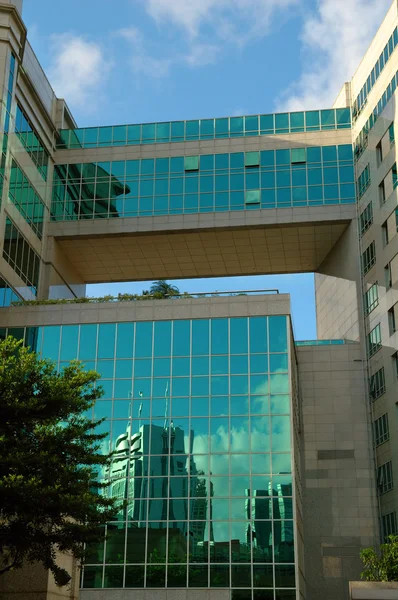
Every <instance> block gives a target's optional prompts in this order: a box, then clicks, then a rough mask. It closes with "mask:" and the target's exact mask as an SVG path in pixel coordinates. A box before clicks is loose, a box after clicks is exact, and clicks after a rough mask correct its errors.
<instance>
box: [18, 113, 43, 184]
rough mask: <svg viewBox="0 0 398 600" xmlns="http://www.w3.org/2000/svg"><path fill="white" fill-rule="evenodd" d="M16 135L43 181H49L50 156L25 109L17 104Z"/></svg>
mask: <svg viewBox="0 0 398 600" xmlns="http://www.w3.org/2000/svg"><path fill="white" fill-rule="evenodd" d="M15 133H16V134H17V136H18V138H19V140H20V142H21V143H22V144H23V146H24V147H25V150H26V151H27V153H28V154H29V156H30V158H31V159H32V161H33V162H34V163H35V165H36V167H37V170H38V171H39V173H40V175H41V176H42V177H43V179H47V169H48V157H49V154H48V152H47V150H46V148H45V147H44V144H43V142H42V141H41V139H40V137H39V135H38V133H37V131H36V130H35V128H34V127H33V125H32V123H31V121H30V119H29V118H28V116H27V115H26V113H25V111H24V109H23V108H22V107H21V106H20V105H19V104H17V114H16V117H15Z"/></svg>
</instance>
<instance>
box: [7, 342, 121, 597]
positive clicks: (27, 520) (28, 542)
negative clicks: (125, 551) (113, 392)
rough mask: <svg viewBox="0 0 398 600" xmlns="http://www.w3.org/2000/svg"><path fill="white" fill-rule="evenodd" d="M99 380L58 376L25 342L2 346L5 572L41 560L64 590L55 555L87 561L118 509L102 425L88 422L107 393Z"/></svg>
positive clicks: (82, 374) (85, 374) (71, 370)
mask: <svg viewBox="0 0 398 600" xmlns="http://www.w3.org/2000/svg"><path fill="white" fill-rule="evenodd" d="M98 378H99V375H98V374H97V373H96V372H95V371H84V368H83V366H82V365H81V364H80V363H79V362H77V361H72V362H71V363H70V364H69V365H68V366H66V367H65V368H64V369H63V370H62V372H61V373H57V371H56V368H55V365H54V364H53V363H52V362H51V361H48V360H42V359H40V358H39V357H38V355H37V354H36V353H34V352H31V351H30V350H29V349H28V348H24V347H23V346H22V343H21V342H17V341H16V340H14V339H13V338H10V337H9V338H7V339H6V340H5V341H3V342H1V343H0V398H1V402H0V574H3V573H5V572H7V571H9V570H12V569H17V568H20V567H21V566H22V564H23V563H33V562H36V561H39V562H41V563H42V565H43V566H44V567H45V568H46V569H50V571H51V572H52V573H53V575H54V578H55V581H56V583H57V585H60V586H61V585H65V584H66V583H68V581H69V580H70V575H69V574H68V573H67V572H66V571H65V569H62V568H60V567H59V566H58V565H57V562H56V557H57V552H58V551H60V552H70V553H72V554H73V555H74V556H75V557H76V558H78V559H83V557H84V544H85V543H91V544H92V543H95V542H96V541H99V540H100V539H101V533H100V531H101V528H100V527H99V526H100V525H103V524H104V523H106V522H107V521H109V520H111V519H112V517H113V515H114V514H115V512H116V511H117V509H116V501H115V500H114V499H112V498H107V497H106V495H104V494H103V493H101V492H102V490H103V489H104V488H106V487H107V485H106V484H103V483H99V482H98V481H97V478H98V472H99V471H100V470H101V469H102V468H105V467H106V466H107V465H108V464H109V461H110V455H104V454H102V453H101V442H102V440H104V438H105V437H106V434H99V433H96V432H95V428H96V427H97V425H98V424H99V423H101V422H102V421H97V422H92V421H91V420H90V419H88V418H87V417H86V416H85V412H86V411H87V410H88V409H89V408H90V407H92V406H93V404H94V403H95V401H96V399H97V398H99V397H100V396H101V395H102V391H101V389H100V388H95V387H94V382H95V381H96V380H97V379H98Z"/></svg>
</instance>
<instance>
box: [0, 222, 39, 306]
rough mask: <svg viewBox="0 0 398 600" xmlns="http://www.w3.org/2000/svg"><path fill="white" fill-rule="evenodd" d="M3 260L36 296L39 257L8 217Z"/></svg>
mask: <svg viewBox="0 0 398 600" xmlns="http://www.w3.org/2000/svg"><path fill="white" fill-rule="evenodd" d="M3 258H4V260H6V261H7V262H8V264H9V265H10V266H11V268H12V269H13V270H14V271H15V272H16V274H17V275H18V277H20V278H21V279H22V281H23V282H24V283H26V284H27V285H28V286H29V287H30V289H31V291H32V293H33V294H34V295H35V296H36V295H37V288H38V285H39V272H40V257H39V256H38V254H37V253H36V252H35V251H34V250H33V248H32V246H31V245H30V244H29V242H28V241H27V240H26V239H25V237H24V236H23V235H22V233H21V232H20V231H19V229H18V228H17V227H16V226H15V225H14V223H13V222H12V221H11V219H10V218H9V217H7V218H6V228H5V237H4V247H3Z"/></svg>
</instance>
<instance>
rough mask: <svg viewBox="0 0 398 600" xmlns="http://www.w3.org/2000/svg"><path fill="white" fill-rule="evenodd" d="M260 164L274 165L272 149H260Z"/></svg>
mask: <svg viewBox="0 0 398 600" xmlns="http://www.w3.org/2000/svg"><path fill="white" fill-rule="evenodd" d="M260 164H261V166H262V167H274V166H275V152H274V150H262V151H261V152H260Z"/></svg>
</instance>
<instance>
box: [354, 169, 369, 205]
mask: <svg viewBox="0 0 398 600" xmlns="http://www.w3.org/2000/svg"><path fill="white" fill-rule="evenodd" d="M369 185H370V167H369V165H366V167H365V168H364V170H363V171H362V173H361V174H360V176H359V177H358V181H357V190H358V198H361V196H363V195H364V193H365V192H366V190H367V189H368V187H369Z"/></svg>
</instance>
